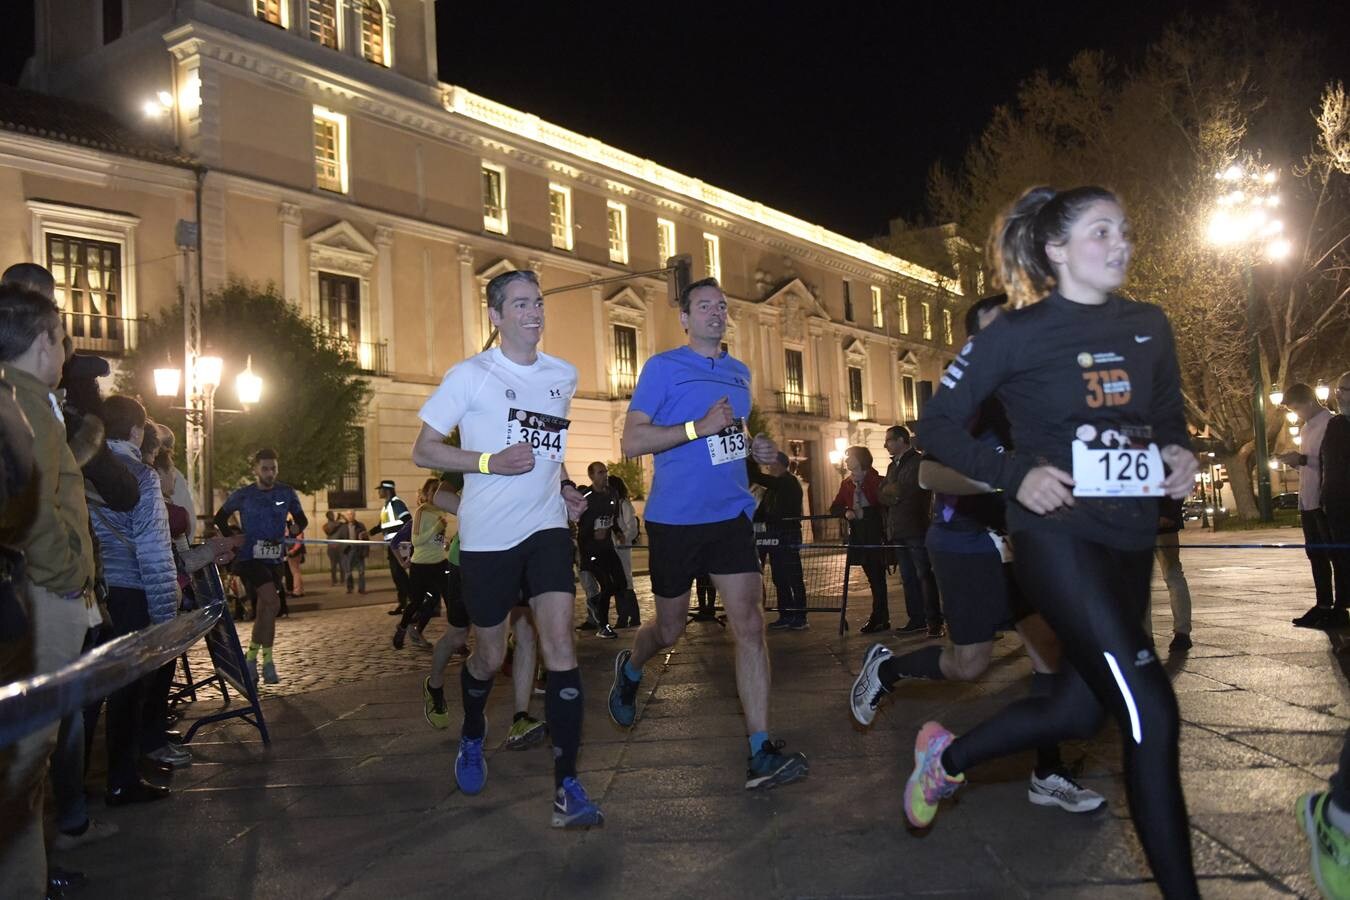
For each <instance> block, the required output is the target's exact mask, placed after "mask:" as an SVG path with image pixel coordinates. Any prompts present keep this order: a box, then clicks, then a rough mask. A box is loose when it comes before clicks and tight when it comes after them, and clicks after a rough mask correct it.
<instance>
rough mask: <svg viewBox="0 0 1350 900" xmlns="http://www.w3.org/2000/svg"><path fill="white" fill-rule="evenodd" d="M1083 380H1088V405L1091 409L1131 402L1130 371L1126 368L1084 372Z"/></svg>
mask: <svg viewBox="0 0 1350 900" xmlns="http://www.w3.org/2000/svg"><path fill="white" fill-rule="evenodd" d="M1083 380H1084V381H1085V382H1087V405H1088V406H1089V407H1090V408H1091V409H1100V408H1101V407H1103V406H1124V405H1125V404H1126V403H1129V402H1130V373H1129V372H1127V371H1125V370H1124V369H1098V370H1096V371H1093V372H1084V373H1083Z"/></svg>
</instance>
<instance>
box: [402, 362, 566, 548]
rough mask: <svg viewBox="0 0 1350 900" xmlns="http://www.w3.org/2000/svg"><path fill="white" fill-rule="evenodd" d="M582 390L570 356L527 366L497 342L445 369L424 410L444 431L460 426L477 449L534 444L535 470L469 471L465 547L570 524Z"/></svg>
mask: <svg viewBox="0 0 1350 900" xmlns="http://www.w3.org/2000/svg"><path fill="white" fill-rule="evenodd" d="M576 390H577V370H576V366H573V365H572V364H571V363H569V362H565V361H563V360H561V359H558V358H557V357H556V356H549V355H548V354H546V353H540V354H539V357H538V359H536V360H535V362H534V365H530V366H521V365H517V364H516V363H513V362H511V360H509V359H507V358H506V356H505V355H503V353H502V351H501V348H499V347H493V348H492V349H491V350H485V351H483V352H482V353H479V354H478V355H476V356H471V357H469V358H468V359H466V360H464V361H463V362H461V363H459V364H458V365H456V366H455V367H454V368H452V369H451V370H450V371H449V372H447V373H446V374H445V379H444V380H443V381H442V382H441V386H440V387H438V388H437V389H436V392H435V393H434V394H432V395H431V397H430V398H429V399H428V400H427V402H426V403H425V404H424V405H423V406H422V411H421V412H420V413H419V414H418V415H419V417H420V418H421V419H422V421H423V422H426V423H427V424H428V425H430V426H431V427H432V428H434V429H436V430H437V431H439V432H440V433H441V434H449V433H450V432H451V431H453V430H454V429H455V426H456V425H458V426H459V438H460V440H459V444H460V446H461V447H462V448H464V449H465V450H472V451H474V452H475V453H497V452H499V451H501V450H504V449H505V448H506V446H507V443H508V433H509V434H510V435H511V439H512V440H513V441H514V442H518V441H522V440H524V441H528V442H530V443H531V444H532V445H533V446H534V447H535V461H534V468H533V469H531V470H530V471H528V472H526V473H525V474H523V475H482V474H480V473H478V472H470V473H468V474H466V475H465V476H464V496H463V499H462V500H461V501H460V506H459V534H460V547H461V549H463V550H468V551H471V552H472V551H483V550H508V549H510V548H511V547H514V546H516V545H517V544H519V543H521V542H522V541H524V540H525V539H526V538H528V537H529V536H530V535H532V534H534V533H535V532H537V531H543V530H545V529H548V528H566V527H567V505H566V504H565V503H563V499H562V489H561V487H560V482H561V481H562V476H561V474H560V470H561V468H562V457H563V453H564V451H565V449H566V443H567V429H566V425H565V424H564V423H565V422H566V417H567V411H568V408H569V407H570V406H571V403H572V395H573V394H575V393H576Z"/></svg>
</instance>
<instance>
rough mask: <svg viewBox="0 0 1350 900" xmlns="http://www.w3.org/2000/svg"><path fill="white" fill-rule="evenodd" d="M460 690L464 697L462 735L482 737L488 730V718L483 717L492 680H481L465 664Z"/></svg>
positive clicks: (461, 674)
mask: <svg viewBox="0 0 1350 900" xmlns="http://www.w3.org/2000/svg"><path fill="white" fill-rule="evenodd" d="M459 690H460V694H462V695H463V698H464V731H463V732H462V734H461V736H462V737H466V738H470V739H474V740H478V739H481V738H482V737H483V735H484V734H485V733H486V732H487V719H485V718H484V717H483V710H485V709H487V698H488V693H489V692H490V691H491V690H492V682H491V681H479V680H478V679H477V678H474V677H473V676H472V675H470V674H469V667H468V666H465V667H464V668H462V669H460V670H459Z"/></svg>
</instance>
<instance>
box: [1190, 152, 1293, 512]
mask: <svg viewBox="0 0 1350 900" xmlns="http://www.w3.org/2000/svg"><path fill="white" fill-rule="evenodd" d="M1216 177H1217V178H1218V180H1219V181H1220V182H1221V183H1222V184H1223V186H1224V188H1225V189H1226V193H1224V194H1223V195H1222V196H1220V197H1219V198H1218V202H1217V204H1216V206H1215V209H1214V212H1213V214H1212V215H1211V216H1210V220H1209V240H1210V243H1212V244H1215V245H1217V246H1220V247H1231V248H1234V249H1236V250H1238V251H1239V252H1240V253H1241V254H1242V282H1243V287H1244V289H1245V291H1246V301H1247V330H1248V332H1249V333H1250V335H1251V342H1252V344H1251V379H1252V425H1253V429H1252V430H1253V439H1254V440H1253V443H1254V446H1255V450H1256V485H1257V491H1256V499H1257V509H1258V511H1259V512H1260V516H1261V521H1263V522H1270V521H1273V520H1274V518H1275V516H1274V510H1273V509H1272V506H1271V497H1270V466H1269V457H1270V451H1269V448H1268V447H1267V443H1266V392H1265V377H1264V375H1263V374H1262V371H1261V339H1260V333H1259V330H1258V329H1259V324H1260V323H1259V321H1258V319H1259V317H1258V315H1257V313H1258V309H1257V304H1258V302H1259V299H1260V298H1259V296H1258V295H1257V291H1256V279H1255V275H1254V272H1253V270H1254V268H1255V265H1256V255H1257V254H1258V253H1259V254H1261V255H1262V256H1265V257H1266V258H1267V259H1270V260H1280V259H1283V258H1284V257H1286V256H1288V255H1289V251H1290V249H1291V247H1290V243H1289V241H1288V240H1287V239H1286V238H1285V237H1284V236H1283V235H1284V223H1283V222H1281V221H1280V220H1279V219H1277V218H1275V217H1274V215H1273V213H1274V210H1275V209H1276V208H1278V207H1279V205H1280V196H1279V194H1277V193H1275V190H1274V189H1275V182H1276V181H1277V180H1278V178H1279V176H1278V174H1277V173H1276V172H1275V170H1274V169H1270V168H1267V167H1264V166H1261V165H1259V164H1258V163H1256V162H1255V161H1254V160H1247V161H1246V162H1244V163H1243V164H1237V163H1235V164H1233V165H1231V166H1229V167H1228V168H1227V169H1225V170H1224V171H1222V172H1220V173H1218V175H1217V176H1216ZM1276 393H1279V392H1278V390H1277V391H1272V396H1271V400H1272V402H1273V401H1274V395H1275V394H1276ZM1281 399H1283V396H1281Z"/></svg>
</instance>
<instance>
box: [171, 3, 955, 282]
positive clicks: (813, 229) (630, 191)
mask: <svg viewBox="0 0 1350 900" xmlns="http://www.w3.org/2000/svg"><path fill="white" fill-rule="evenodd" d="M164 41H165V43H166V45H167V46H168V48H169V51H170V52H171V53H172V54H173V55H174V56H175V57H176V58H177V59H179V60H184V59H188V58H191V57H193V56H196V57H199V58H202V59H208V60H213V61H216V62H218V63H221V64H224V65H228V66H230V67H232V68H233V69H235V70H237V71H242V72H245V73H247V74H249V75H250V76H252V77H254V78H256V79H260V80H261V81H263V82H266V83H269V84H272V85H280V86H282V87H285V88H288V89H290V90H295V91H299V92H302V93H304V94H306V95H308V96H310V97H311V98H314V99H318V100H322V101H325V102H334V101H338V102H340V103H341V104H342V105H344V106H345V107H346V108H347V109H349V110H355V111H358V112H361V113H363V114H365V115H368V116H371V117H374V118H378V119H381V120H384V121H385V122H389V123H393V124H395V125H397V126H399V127H402V128H405V129H408V130H411V131H414V132H417V133H420V134H424V135H429V136H431V137H434V138H437V139H439V140H443V141H446V142H448V143H452V144H455V145H458V146H461V147H464V148H466V149H469V150H472V151H474V152H476V153H480V154H483V155H486V156H489V157H496V158H498V159H502V158H505V159H509V160H511V161H512V162H513V163H515V164H516V165H522V166H527V167H530V168H534V169H537V170H539V171H541V172H542V173H545V174H548V175H553V176H558V175H563V176H565V177H568V178H571V179H572V180H574V181H575V182H577V183H580V184H584V185H587V186H589V187H592V188H594V189H596V190H599V191H603V192H606V193H610V194H614V195H618V196H621V197H624V198H626V199H627V200H629V201H630V202H638V203H642V204H644V205H646V206H649V207H651V208H652V209H653V210H655V211H658V212H660V213H662V214H663V215H669V214H671V213H676V214H679V215H682V216H684V217H685V218H686V219H690V220H693V221H694V222H696V223H698V224H699V225H701V226H703V227H708V228H716V229H720V230H722V231H724V232H726V233H728V234H732V235H736V236H739V237H743V238H745V239H747V240H750V241H753V242H756V243H760V244H762V245H765V246H768V247H772V248H774V249H777V250H780V251H785V252H790V253H792V254H794V255H796V256H797V257H799V258H801V259H803V260H804V261H808V262H811V263H815V264H817V265H823V266H829V267H831V268H833V269H836V270H838V271H841V272H843V273H844V274H849V275H854V276H856V277H860V278H871V279H875V280H889V279H899V280H910V281H917V282H920V283H922V284H925V285H929V286H931V287H935V288H938V289H939V290H941V291H944V292H948V293H952V294H960V292H961V288H960V285H959V284H956V283H954V282H953V281H951V280H950V279H947V278H944V277H943V276H941V275H940V274H938V273H936V272H933V271H931V270H929V269H926V268H924V267H923V266H919V265H917V264H915V263H911V262H909V261H908V260H904V259H901V258H899V257H896V256H892V255H891V254H888V253H885V252H883V251H881V250H878V249H876V248H875V247H872V246H870V245H868V244H865V243H862V242H861V241H855V240H853V239H851V238H847V237H845V236H843V235H840V234H837V233H835V232H832V231H830V230H828V229H826V228H824V227H822V226H819V225H813V224H811V223H809V222H806V221H804V220H802V219H798V218H796V217H794V216H791V215H788V214H787V213H784V212H781V211H779V210H776V209H773V208H771V207H768V206H765V205H764V204H762V203H759V202H756V201H752V200H747V199H746V198H744V197H740V196H739V195H736V194H733V193H731V192H730V191H725V190H722V189H720V188H717V187H714V186H713V185H709V184H707V183H705V182H704V181H702V180H701V179H697V178H691V177H689V176H687V175H683V174H681V173H679V172H676V171H674V170H673V169H669V168H666V167H665V166H661V165H659V164H657V163H655V162H652V161H651V160H647V159H643V158H641V157H638V156H635V155H633V154H630V153H626V152H624V151H622V150H620V149H618V148H616V147H611V146H609V145H607V144H604V143H602V142H601V141H599V140H597V139H595V138H591V137H586V136H585V135H581V134H578V133H576V132H573V131H569V130H568V129H565V128H562V127H560V126H558V125H555V124H553V123H550V122H546V121H544V120H542V119H540V118H539V117H538V116H534V115H531V114H529V113H524V112H520V111H519V110H515V109H512V108H511V107H508V106H505V105H504V104H501V103H497V102H495V101H492V100H489V99H488V98H486V97H482V96H479V95H477V94H474V93H472V92H470V91H468V90H466V89H464V88H462V87H457V86H454V85H445V84H442V85H440V86H439V87H438V88H432V87H430V86H424V85H421V84H419V83H416V82H411V81H409V93H408V94H406V95H405V94H402V93H398V92H394V91H391V90H387V89H384V88H381V87H378V86H375V85H373V84H370V83H368V82H365V81H362V80H360V79H357V78H353V77H351V76H348V75H344V74H342V73H339V72H336V71H333V70H331V69H328V68H325V67H322V66H319V65H316V64H314V63H311V62H308V61H306V60H303V59H298V58H296V57H294V56H291V55H288V54H285V53H283V52H281V51H278V50H276V49H274V48H271V47H267V46H264V45H261V44H258V43H255V42H252V41H249V40H247V39H245V38H243V37H240V36H239V35H236V34H232V33H230V32H227V31H224V30H222V29H219V28H216V27H213V26H211V25H209V24H204V23H202V22H197V21H194V22H190V23H188V24H185V25H182V26H180V27H177V28H175V29H173V30H171V31H169V32H167V33H166V34H165V35H164Z"/></svg>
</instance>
